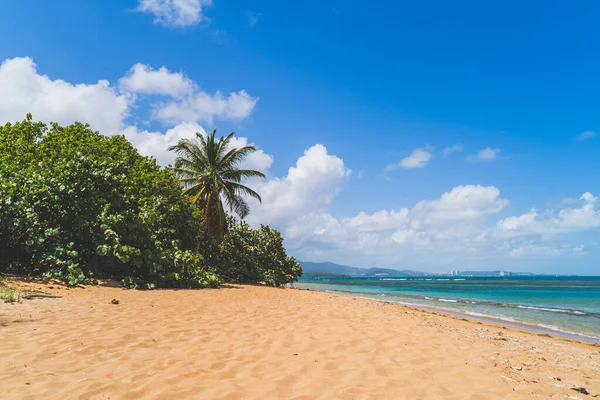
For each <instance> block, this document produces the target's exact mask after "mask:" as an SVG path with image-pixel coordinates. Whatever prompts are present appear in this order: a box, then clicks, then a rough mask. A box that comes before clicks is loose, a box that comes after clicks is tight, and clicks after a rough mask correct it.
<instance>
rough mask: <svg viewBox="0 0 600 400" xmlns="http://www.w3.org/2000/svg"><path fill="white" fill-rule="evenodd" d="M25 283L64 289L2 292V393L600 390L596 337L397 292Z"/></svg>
mask: <svg viewBox="0 0 600 400" xmlns="http://www.w3.org/2000/svg"><path fill="white" fill-rule="evenodd" d="M26 286H27V287H29V288H30V289H36V290H40V291H43V292H44V293H47V294H49V295H52V296H56V297H46V298H42V299H35V300H25V301H23V303H20V304H0V339H1V340H0V359H1V360H2V363H1V364H0V398H2V399H138V398H144V399H180V398H181V399H471V400H484V399H547V398H559V399H569V398H570V399H576V398H580V399H586V398H593V396H597V395H600V346H598V345H593V344H587V343H580V342H576V341H571V340H567V339H562V338H554V337H548V336H545V335H539V334H536V333H530V332H525V331H520V330H516V329H512V328H502V327H498V326H494V325H490V324H485V323H478V322H472V321H466V320H462V319H461V318H457V317H450V316H443V315H439V314H433V313H430V312H425V311H419V310H415V309H411V308H407V307H404V306H400V305H394V304H389V303H385V302H378V301H374V300H367V299H360V298H354V297H350V296H346V295H340V294H330V293H325V292H315V291H305V290H295V289H273V288H267V287H260V286H232V287H229V288H224V289H220V290H196V291H194V290H156V291H127V290H123V289H121V288H118V287H107V286H100V287H86V288H76V289H67V288H65V287H62V286H60V285H42V284H35V283H33V284H32V283H28V284H26ZM109 286H110V285H109ZM113 299H115V300H118V304H113V302H112V300H113ZM115 303H116V302H115ZM586 393H589V394H586Z"/></svg>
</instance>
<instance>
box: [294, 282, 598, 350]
mask: <svg viewBox="0 0 600 400" xmlns="http://www.w3.org/2000/svg"><path fill="white" fill-rule="evenodd" d="M296 286H297V287H299V288H302V289H311V290H324V291H337V292H344V293H349V294H353V295H355V296H360V297H367V298H373V299H377V300H385V301H390V302H397V303H401V304H405V305H412V306H416V307H419V308H424V309H429V310H431V309H435V310H438V311H440V312H446V313H448V314H452V315H462V316H465V317H468V318H469V317H470V318H471V319H478V320H485V321H489V322H497V323H501V324H504V325H510V326H517V327H521V328H525V329H529V330H534V331H538V332H547V333H554V334H557V335H561V336H565V337H571V338H577V339H580V340H585V341H590V342H596V343H600V277H546V276H543V277H542V276H531V277H529V276H528V277H497V278H496V277H494V278H488V277H486V278H480V277H406V278H400V277H398V278H396V277H394V278H391V277H390V278H387V277H369V278H362V277H360V278H359V277H304V278H300V281H299V282H298V283H297V284H296Z"/></svg>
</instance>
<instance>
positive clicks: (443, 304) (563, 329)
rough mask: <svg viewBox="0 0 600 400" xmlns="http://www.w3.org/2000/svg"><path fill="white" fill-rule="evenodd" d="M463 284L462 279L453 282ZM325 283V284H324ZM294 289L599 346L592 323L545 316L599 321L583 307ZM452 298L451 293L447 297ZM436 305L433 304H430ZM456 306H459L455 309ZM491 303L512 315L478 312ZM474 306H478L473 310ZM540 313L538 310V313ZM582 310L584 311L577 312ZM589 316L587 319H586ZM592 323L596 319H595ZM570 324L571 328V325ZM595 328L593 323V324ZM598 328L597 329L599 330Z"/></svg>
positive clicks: (326, 287)
mask: <svg viewBox="0 0 600 400" xmlns="http://www.w3.org/2000/svg"><path fill="white" fill-rule="evenodd" d="M388 280H394V281H395V280H401V281H406V279H396V278H394V279H382V281H388ZM419 280H432V279H413V281H419ZM447 280H449V279H436V281H447ZM456 280H460V281H464V279H456ZM324 282H326V281H324ZM293 287H294V288H296V289H301V290H314V291H324V292H327V293H338V294H343V295H349V296H355V297H360V298H365V299H372V300H376V301H384V302H391V303H394V304H399V305H403V306H406V307H411V308H415V309H418V310H423V311H428V312H432V313H441V314H444V315H448V316H454V317H458V318H466V319H469V320H472V321H478V322H486V323H491V324H495V325H497V326H507V327H511V328H514V329H520V330H526V331H530V332H534V333H542V334H549V335H551V336H557V337H561V338H565V339H571V340H578V341H583V342H587V343H594V344H600V331H598V330H594V329H593V327H594V325H591V326H590V325H589V324H590V322H592V321H587V324H588V326H585V325H583V326H581V325H579V324H580V322H581V321H575V320H571V321H569V320H554V321H550V320H549V319H548V317H547V315H550V314H554V315H555V316H556V318H559V317H560V318H562V316H563V315H566V316H568V317H570V318H573V317H574V316H585V317H586V318H592V319H593V318H594V317H595V318H598V314H597V313H594V312H590V311H588V310H586V309H585V308H579V309H569V308H558V307H556V306H555V305H554V306H548V305H530V304H526V303H525V304H520V303H518V302H517V303H512V302H506V300H505V301H504V302H502V303H496V302H493V301H490V300H487V301H486V300H481V299H480V298H478V297H477V296H474V297H473V298H464V297H463V298H455V297H446V295H445V294H441V293H436V294H420V295H418V296H416V295H414V294H404V293H403V292H400V291H399V292H392V293H390V292H387V291H376V289H375V288H372V287H370V286H366V287H365V289H367V288H368V289H369V290H364V291H363V290H356V289H352V290H350V289H349V290H346V289H345V288H346V285H335V284H327V283H324V284H322V283H320V282H319V281H302V280H301V281H300V282H297V283H295V284H294V286H293ZM448 295H449V296H452V294H450V293H449V294H448ZM432 303H436V304H432ZM455 304H458V305H460V307H456V306H455ZM487 304H491V305H494V306H501V307H503V308H504V307H506V309H507V310H511V311H512V312H511V313H509V314H506V313H504V312H501V311H500V309H498V308H496V309H490V308H489V307H487V308H484V309H481V308H479V307H480V306H481V305H487ZM475 305H477V307H475ZM517 310H522V312H523V313H524V314H523V315H521V314H520V313H517V312H516V311H517ZM531 310H536V312H538V313H539V312H540V311H541V312H542V314H545V313H547V314H546V315H539V314H538V315H536V316H535V317H533V316H532V314H531ZM538 310H539V311H538ZM580 310H585V311H580ZM528 314H529V315H528ZM588 316H589V317H588ZM540 317H543V318H540ZM594 321H595V320H594ZM571 323H572V325H570V324H571ZM592 323H593V324H595V325H597V323H596V322H592ZM598 329H600V327H599V328H598Z"/></svg>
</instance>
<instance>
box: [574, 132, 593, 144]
mask: <svg viewBox="0 0 600 400" xmlns="http://www.w3.org/2000/svg"><path fill="white" fill-rule="evenodd" d="M597 135H598V134H597V133H596V132H594V131H585V132H581V133H580V134H579V135H577V140H579V141H580V142H582V141H584V140H586V139H591V138H593V137H596V136H597Z"/></svg>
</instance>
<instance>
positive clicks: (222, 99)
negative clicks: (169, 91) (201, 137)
mask: <svg viewBox="0 0 600 400" xmlns="http://www.w3.org/2000/svg"><path fill="white" fill-rule="evenodd" d="M257 102H258V98H257V97H252V96H250V95H249V94H248V93H247V92H246V91H245V90H240V91H239V92H233V93H229V95H228V96H224V95H223V94H221V92H216V93H215V94H214V95H211V94H209V93H206V92H202V91H200V92H197V93H195V94H193V95H192V96H189V97H187V98H186V99H184V100H181V101H171V102H169V103H167V104H161V105H157V106H155V108H154V110H153V116H154V118H156V119H158V120H160V121H162V122H164V123H172V124H177V123H180V122H182V121H196V122H207V123H209V124H212V121H213V118H218V119H231V120H240V119H244V118H246V117H248V116H249V115H250V114H251V113H252V111H253V110H254V106H256V103H257Z"/></svg>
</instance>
